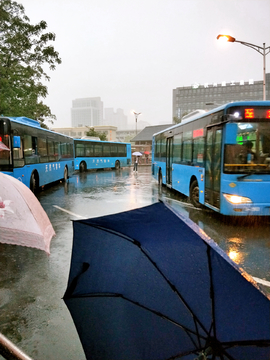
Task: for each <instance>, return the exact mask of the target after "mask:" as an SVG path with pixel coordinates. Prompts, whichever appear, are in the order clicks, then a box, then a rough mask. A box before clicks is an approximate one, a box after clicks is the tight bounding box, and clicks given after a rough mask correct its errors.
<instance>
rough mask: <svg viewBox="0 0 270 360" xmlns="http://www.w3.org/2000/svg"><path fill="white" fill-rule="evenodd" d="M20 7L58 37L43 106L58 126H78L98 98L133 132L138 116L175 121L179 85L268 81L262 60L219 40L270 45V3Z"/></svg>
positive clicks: (81, 2) (61, 1) (144, 1)
mask: <svg viewBox="0 0 270 360" xmlns="http://www.w3.org/2000/svg"><path fill="white" fill-rule="evenodd" d="M17 1H18V2H19V3H21V4H23V6H24V8H25V12H26V15H28V17H30V22H31V23H32V24H34V23H37V22H39V21H41V20H45V21H46V22H47V24H48V31H50V32H54V33H55V34H56V41H55V42H54V47H55V49H56V50H57V51H58V52H59V54H60V57H61V59H62V64H61V65H59V66H57V68H56V70H55V71H53V72H50V73H49V75H50V76H51V80H50V82H49V83H47V84H48V90H49V96H48V97H47V98H46V99H45V100H44V102H45V103H46V104H47V105H48V106H50V108H51V111H52V113H54V114H55V115H56V116H57V121H56V122H55V124H54V126H57V127H62V126H71V111H70V109H71V107H72V100H74V99H76V98H82V97H97V96H99V97H101V100H102V101H103V104H104V107H105V108H107V107H112V108H114V109H115V110H116V109H117V108H122V109H124V113H125V115H127V116H128V120H129V123H130V124H131V126H133V125H134V127H135V120H134V115H132V114H131V110H135V111H136V112H141V113H142V114H141V115H140V116H139V120H143V121H147V122H149V123H150V124H151V125H156V124H162V123H168V122H171V118H172V90H173V89H174V88H176V87H179V86H190V85H192V84H193V83H195V82H196V83H200V84H205V83H209V84H211V83H216V82H217V83H221V82H222V81H226V82H230V81H236V82H238V81H240V80H244V81H248V80H249V79H253V80H262V76H263V56H262V55H260V54H259V53H257V52H256V51H255V50H253V49H250V48H248V47H246V46H243V45H241V44H238V43H225V44H222V46H221V42H220V41H218V40H217V39H216V37H217V35H218V34H220V33H225V34H226V33H227V34H230V35H232V36H234V37H235V38H236V39H237V40H241V41H246V42H249V43H252V44H255V45H259V46H263V43H264V42H265V44H266V46H267V47H268V46H270V21H269V17H270V1H269V0H76V1H74V0H72V1H71V0H46V1H41V0H17ZM266 71H267V72H270V54H269V55H268V56H266ZM22 115H23V114H22Z"/></svg>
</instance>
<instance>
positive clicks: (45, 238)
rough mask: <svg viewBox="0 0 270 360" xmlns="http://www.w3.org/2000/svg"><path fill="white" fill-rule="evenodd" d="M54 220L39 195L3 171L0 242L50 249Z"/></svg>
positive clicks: (0, 194)
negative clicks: (43, 205) (52, 221)
mask: <svg viewBox="0 0 270 360" xmlns="http://www.w3.org/2000/svg"><path fill="white" fill-rule="evenodd" d="M54 235H55V232H54V230H53V227H52V224H51V222H50V220H49V218H48V216H47V214H46V212H45V211H44V209H43V207H42V206H41V205H40V202H39V201H38V199H37V198H36V196H35V195H34V194H33V193H32V191H31V190H30V189H28V187H27V186H25V185H24V184H23V183H22V182H21V181H19V180H17V179H15V178H13V177H12V176H9V175H6V174H3V173H1V172H0V242H1V243H6V244H12V245H23V246H29V247H34V248H38V249H40V250H44V251H46V252H47V253H48V254H49V253H50V242H51V238H52V237H53V236H54Z"/></svg>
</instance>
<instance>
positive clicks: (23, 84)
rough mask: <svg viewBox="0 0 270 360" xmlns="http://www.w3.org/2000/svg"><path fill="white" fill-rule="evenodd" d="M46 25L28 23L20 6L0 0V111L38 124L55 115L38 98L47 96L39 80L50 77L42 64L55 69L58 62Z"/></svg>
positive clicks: (50, 34) (9, 0) (10, 0)
mask: <svg viewBox="0 0 270 360" xmlns="http://www.w3.org/2000/svg"><path fill="white" fill-rule="evenodd" d="M46 28H47V23H46V22H45V21H43V20H42V21H40V23H38V24H36V25H31V24H30V19H29V18H28V17H27V16H26V15H25V11H24V7H23V5H21V4H18V3H17V2H15V1H12V0H1V1H0V114H3V115H5V116H26V117H29V118H32V119H35V120H39V121H40V122H41V124H43V122H44V120H45V119H48V118H49V119H55V118H56V117H55V115H53V114H52V113H51V110H50V108H49V107H48V106H47V105H46V104H44V103H43V101H42V100H41V99H44V98H45V97H46V96H47V95H48V89H47V87H46V86H45V85H43V84H42V81H43V80H44V79H45V80H47V81H49V80H50V77H49V76H48V74H47V73H46V72H45V71H44V69H43V66H44V65H46V66H47V68H49V69H50V70H55V67H56V64H61V59H60V58H59V54H58V52H56V51H55V50H54V47H53V46H52V45H51V42H52V41H54V40H55V34H54V33H51V32H45V30H46ZM43 125H44V124H43Z"/></svg>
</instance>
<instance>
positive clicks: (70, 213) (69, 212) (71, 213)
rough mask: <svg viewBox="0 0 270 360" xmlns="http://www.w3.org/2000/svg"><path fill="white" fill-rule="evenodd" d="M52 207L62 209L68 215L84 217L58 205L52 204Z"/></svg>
mask: <svg viewBox="0 0 270 360" xmlns="http://www.w3.org/2000/svg"><path fill="white" fill-rule="evenodd" d="M53 207H55V208H56V209H59V210H62V211H64V212H66V213H68V214H69V215H72V216H76V217H77V218H81V219H84V217H83V216H81V215H78V214H74V213H73V212H71V211H68V210H66V209H63V208H61V207H60V206H57V205H53Z"/></svg>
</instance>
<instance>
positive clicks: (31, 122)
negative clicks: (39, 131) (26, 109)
mask: <svg viewBox="0 0 270 360" xmlns="http://www.w3.org/2000/svg"><path fill="white" fill-rule="evenodd" d="M5 117H7V118H8V119H11V120H14V121H16V122H17V123H20V124H24V125H30V126H34V127H39V128H40V127H41V126H40V123H39V122H38V121H37V120H33V119H29V118H27V117H25V116H19V117H13V116H5Z"/></svg>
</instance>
